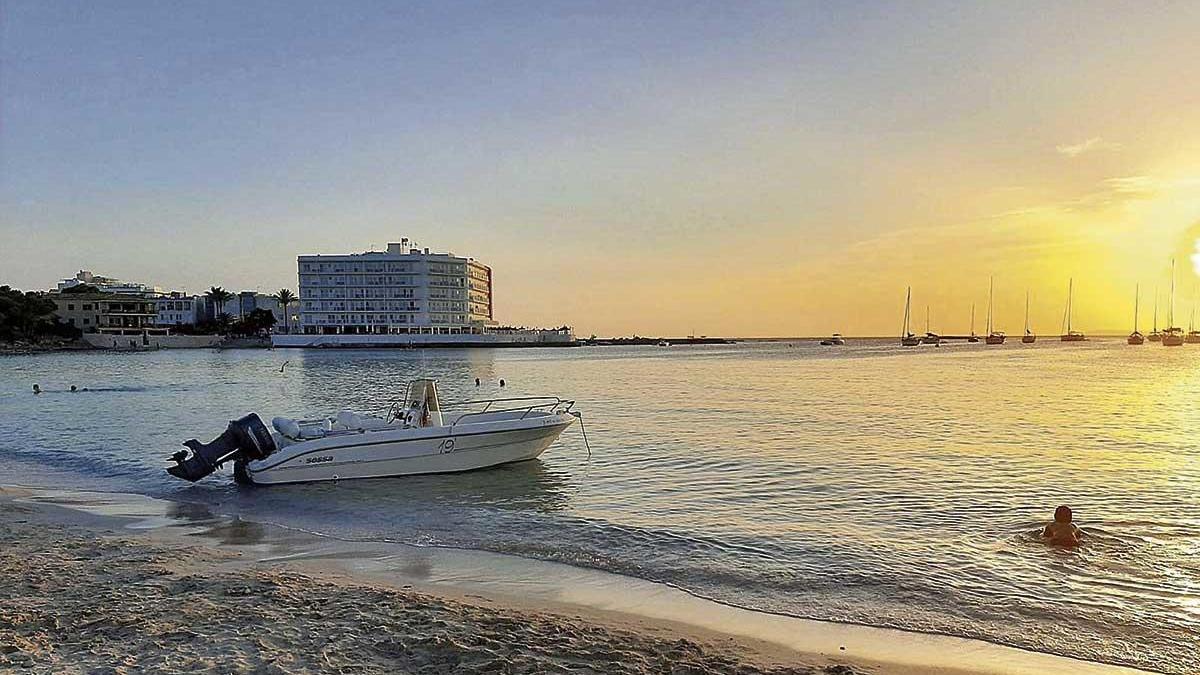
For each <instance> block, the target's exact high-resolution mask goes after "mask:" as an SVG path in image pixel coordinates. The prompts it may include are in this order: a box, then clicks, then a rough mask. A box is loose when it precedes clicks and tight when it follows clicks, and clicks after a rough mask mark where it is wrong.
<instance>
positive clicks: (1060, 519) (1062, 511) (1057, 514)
mask: <svg viewBox="0 0 1200 675" xmlns="http://www.w3.org/2000/svg"><path fill="white" fill-rule="evenodd" d="M1071 517H1072V514H1071V507H1069V506H1067V505H1065V504H1064V505H1063V506H1060V507H1058V508H1057V509H1054V522H1056V523H1069V522H1071Z"/></svg>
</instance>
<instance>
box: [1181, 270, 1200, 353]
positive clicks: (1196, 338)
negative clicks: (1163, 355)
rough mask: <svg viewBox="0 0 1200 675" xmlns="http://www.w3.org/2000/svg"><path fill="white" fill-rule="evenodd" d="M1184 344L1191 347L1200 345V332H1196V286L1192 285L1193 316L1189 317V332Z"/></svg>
mask: <svg viewBox="0 0 1200 675" xmlns="http://www.w3.org/2000/svg"><path fill="white" fill-rule="evenodd" d="M1184 342H1187V343H1188V344H1189V345H1195V344H1200V330H1196V286H1195V285H1194V284H1193V285H1192V315H1191V316H1190V317H1188V332H1187V337H1186V338H1184Z"/></svg>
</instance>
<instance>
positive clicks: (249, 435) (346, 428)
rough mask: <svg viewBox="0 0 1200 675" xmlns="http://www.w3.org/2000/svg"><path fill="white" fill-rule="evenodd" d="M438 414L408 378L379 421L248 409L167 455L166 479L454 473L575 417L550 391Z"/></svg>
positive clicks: (527, 448)
mask: <svg viewBox="0 0 1200 675" xmlns="http://www.w3.org/2000/svg"><path fill="white" fill-rule="evenodd" d="M472 404H473V405H476V406H482V407H481V408H479V409H476V410H470V409H468V410H467V411H465V412H461V413H443V411H442V406H441V402H440V401H439V400H438V394H437V384H436V382H434V381H433V380H415V381H413V382H412V383H410V384H409V385H408V390H407V391H406V393H405V396H404V399H403V400H402V401H397V402H395V403H393V404H392V406H391V408H390V409H389V411H388V413H387V416H386V417H378V416H372V415H358V414H355V413H352V412H348V411H343V412H340V413H338V414H337V415H335V416H333V417H329V418H321V419H302V420H296V419H287V418H283V417H276V418H274V419H273V420H272V421H271V426H272V427H273V428H271V429H268V428H267V426H266V425H265V424H264V423H263V421H262V419H261V418H259V416H258V415H256V414H254V413H251V414H249V415H246V416H245V417H242V418H241V419H237V420H234V421H232V422H230V423H229V427H228V428H227V429H226V430H225V432H224V433H222V434H221V435H220V436H218V437H217V438H216V439H214V440H213V441H212V442H210V443H200V442H199V441H197V440H195V439H193V440H190V441H187V442H185V443H184V445H185V446H186V447H187V448H188V450H190V451H191V452H190V454H189V452H188V451H187V450H181V451H179V452H177V453H175V455H173V456H172V459H173V460H174V461H175V465H174V466H172V467H169V468H168V469H167V471H168V472H170V473H171V475H173V476H176V477H179V478H183V479H185V480H189V481H197V480H199V479H201V478H203V477H205V476H207V475H209V474H211V473H212V472H213V471H216V470H217V468H219V467H220V466H221V465H222V464H224V463H225V462H227V461H230V460H232V461H233V463H234V477H235V479H236V480H237V481H238V482H243V483H253V484H260V485H270V484H277V483H302V482H311V481H327V480H342V479H350V478H379V477H385V476H408V475H415V474H428V473H454V472H460V471H472V470H475V469H484V468H487V467H492V466H497V465H500V464H509V463H512V462H522V461H525V460H530V459H534V458H536V457H537V456H539V455H541V454H542V453H543V452H545V450H546V448H548V447H550V444H552V443H553V442H554V441H555V440H556V439H557V438H558V437H559V435H560V434H562V432H563V431H564V430H565V429H566V428H567V427H568V426H570V425H571V423H572V422H573V421H574V420H576V419H579V420H580V423H581V424H582V419H583V418H582V415H581V414H580V413H579V412H578V411H574V410H572V407H573V406H574V401H565V400H563V399H560V398H558V397H555V396H541V397H516V398H500V399H491V400H486V401H471V402H468V404H467V405H472Z"/></svg>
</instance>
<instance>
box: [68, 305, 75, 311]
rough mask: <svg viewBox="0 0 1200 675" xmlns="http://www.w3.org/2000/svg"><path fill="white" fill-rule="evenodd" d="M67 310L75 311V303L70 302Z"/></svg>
mask: <svg viewBox="0 0 1200 675" xmlns="http://www.w3.org/2000/svg"><path fill="white" fill-rule="evenodd" d="M67 311H68V312H74V311H75V305H71V304H68V305H67Z"/></svg>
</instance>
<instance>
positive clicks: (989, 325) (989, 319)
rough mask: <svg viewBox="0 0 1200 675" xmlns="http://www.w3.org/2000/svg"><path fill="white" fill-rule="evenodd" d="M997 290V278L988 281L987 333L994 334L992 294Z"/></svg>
mask: <svg viewBox="0 0 1200 675" xmlns="http://www.w3.org/2000/svg"><path fill="white" fill-rule="evenodd" d="M995 289H996V278H995V277H991V278H989V279H988V316H987V332H988V335H991V334H992V292H993V291H994V290H995Z"/></svg>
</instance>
